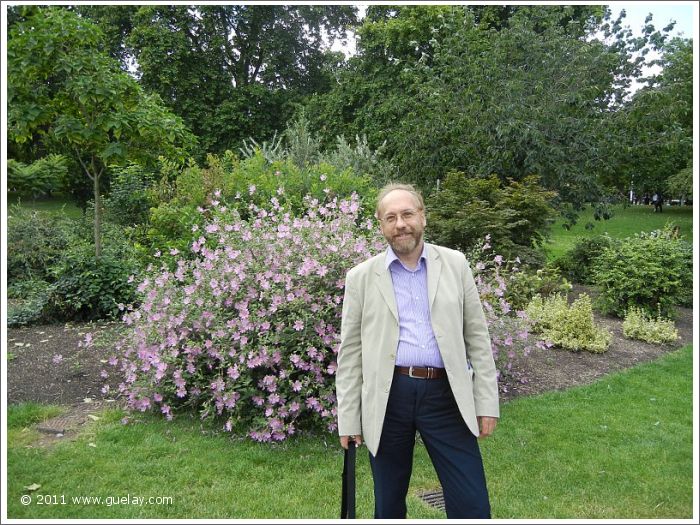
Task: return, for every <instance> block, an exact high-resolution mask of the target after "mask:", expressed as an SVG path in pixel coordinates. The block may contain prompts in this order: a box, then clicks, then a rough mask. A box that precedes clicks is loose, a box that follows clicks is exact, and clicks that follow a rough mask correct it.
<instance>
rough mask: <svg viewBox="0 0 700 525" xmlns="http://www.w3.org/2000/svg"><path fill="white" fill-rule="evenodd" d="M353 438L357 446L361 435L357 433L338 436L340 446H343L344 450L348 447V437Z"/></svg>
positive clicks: (360, 442)
mask: <svg viewBox="0 0 700 525" xmlns="http://www.w3.org/2000/svg"><path fill="white" fill-rule="evenodd" d="M351 437H352V439H354V440H355V443H357V446H358V447H359V446H360V445H362V436H360V435H359V434H358V435H356V436H340V446H341V447H343V448H344V449H345V450H347V449H348V442H349V441H350V438H351Z"/></svg>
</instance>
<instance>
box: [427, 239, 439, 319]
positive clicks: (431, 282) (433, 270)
mask: <svg viewBox="0 0 700 525" xmlns="http://www.w3.org/2000/svg"><path fill="white" fill-rule="evenodd" d="M426 245H427V247H428V250H427V251H428V300H429V301H430V310H431V311H432V310H433V303H434V302H435V296H436V295H437V289H438V282H439V281H440V273H441V272H442V261H441V260H440V254H439V253H438V251H437V250H436V249H435V248H434V247H433V246H432V245H430V244H426Z"/></svg>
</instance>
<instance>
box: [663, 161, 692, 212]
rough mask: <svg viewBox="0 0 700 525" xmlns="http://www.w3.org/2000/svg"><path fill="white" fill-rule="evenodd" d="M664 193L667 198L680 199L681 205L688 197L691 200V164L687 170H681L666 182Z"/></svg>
mask: <svg viewBox="0 0 700 525" xmlns="http://www.w3.org/2000/svg"><path fill="white" fill-rule="evenodd" d="M666 191H667V192H668V195H669V196H675V197H680V198H681V203H683V201H685V200H686V199H687V198H688V197H690V198H691V199H692V198H693V166H692V163H691V164H690V165H689V166H688V167H687V168H683V169H682V170H680V171H679V172H678V173H675V174H674V175H671V176H670V177H669V178H668V179H667V180H666Z"/></svg>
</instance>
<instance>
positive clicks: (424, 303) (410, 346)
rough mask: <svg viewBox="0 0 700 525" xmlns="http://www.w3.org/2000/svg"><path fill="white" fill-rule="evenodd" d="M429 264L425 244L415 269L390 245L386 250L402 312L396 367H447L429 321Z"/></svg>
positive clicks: (397, 300) (399, 310)
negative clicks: (403, 260)
mask: <svg viewBox="0 0 700 525" xmlns="http://www.w3.org/2000/svg"><path fill="white" fill-rule="evenodd" d="M427 263H428V257H427V254H426V250H425V244H423V253H421V256H420V259H418V267H417V268H416V269H415V270H409V269H408V268H406V267H405V266H404V265H403V263H402V262H401V261H400V260H399V258H398V257H397V255H396V254H395V253H394V250H392V249H391V246H389V248H388V250H387V252H386V267H387V268H388V269H389V270H390V271H391V281H392V283H393V284H394V296H395V297H396V308H397V310H398V313H399V345H398V348H397V349H396V365H397V366H434V367H438V368H445V364H444V363H443V362H442V357H441V356H440V349H439V348H438V344H437V340H436V339H435V334H434V333H433V327H432V324H431V323H430V304H429V301H428V267H427Z"/></svg>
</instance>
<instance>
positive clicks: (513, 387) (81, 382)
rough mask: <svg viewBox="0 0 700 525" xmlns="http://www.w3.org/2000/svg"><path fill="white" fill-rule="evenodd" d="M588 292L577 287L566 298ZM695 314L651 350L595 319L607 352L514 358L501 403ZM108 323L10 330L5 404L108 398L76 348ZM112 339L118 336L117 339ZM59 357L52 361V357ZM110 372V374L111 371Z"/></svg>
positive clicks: (620, 357)
mask: <svg viewBox="0 0 700 525" xmlns="http://www.w3.org/2000/svg"><path fill="white" fill-rule="evenodd" d="M582 291H586V292H589V294H591V295H592V293H591V292H590V290H588V289H586V288H584V287H576V288H575V289H574V290H573V292H574V293H572V294H570V297H575V296H576V295H578V293H580V292H582ZM692 314H693V311H692V309H688V308H679V309H678V318H677V319H676V328H677V329H678V333H679V335H680V339H679V341H678V342H677V343H675V344H672V345H653V344H648V343H644V342H641V341H632V340H629V339H625V338H624V337H623V336H622V321H621V320H620V319H616V318H613V317H605V316H600V315H597V314H596V316H595V317H596V321H597V322H598V323H599V324H600V325H602V326H605V327H606V328H607V329H608V330H610V331H611V332H612V334H613V340H612V344H611V345H610V348H609V349H608V351H607V352H605V353H603V354H593V353H589V352H578V353H574V352H569V351H565V350H558V349H555V348H551V349H547V350H539V349H535V350H534V351H533V352H531V353H530V355H529V356H528V357H516V358H515V360H514V366H513V372H514V374H513V377H512V378H511V379H510V380H509V381H508V382H507V383H506V384H505V391H504V392H502V396H501V397H502V399H503V400H508V399H512V398H514V397H516V396H520V395H532V394H538V393H541V392H545V391H549V390H562V389H565V388H569V387H572V386H576V385H581V384H586V383H590V382H592V381H594V380H596V379H597V378H599V377H601V376H603V375H605V374H607V373H610V372H614V371H617V370H620V369H623V368H628V367H631V366H634V365H636V364H638V363H642V362H645V361H651V360H653V359H656V358H657V357H659V356H661V355H662V354H665V353H667V352H670V351H673V350H675V349H678V348H679V347H681V346H683V345H686V344H690V343H692V337H693V320H692V319H693V317H692ZM115 326H116V325H114V324H110V323H97V324H88V323H82V324H66V325H43V326H33V327H26V328H10V329H8V334H7V346H8V348H7V351H8V360H7V366H8V370H7V378H8V384H7V402H8V404H11V403H20V402H23V401H36V402H40V403H48V404H58V405H71V406H80V405H84V406H86V407H89V406H91V405H90V404H91V403H99V402H100V401H103V400H105V399H106V398H109V397H110V396H104V395H103V394H102V392H101V389H102V387H103V385H104V381H105V380H104V379H102V378H101V377H100V372H101V371H102V370H105V369H112V367H109V366H108V365H107V359H108V357H109V355H108V354H109V350H106V349H99V348H97V347H94V346H93V347H91V348H89V349H86V348H84V347H81V346H79V343H80V341H82V339H83V338H84V335H85V333H87V332H95V331H97V330H100V331H105V330H108V331H112V330H114V328H115ZM115 338H116V336H115ZM56 355H60V356H62V358H61V359H60V361H58V362H54V356H56ZM112 370H113V369H112Z"/></svg>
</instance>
